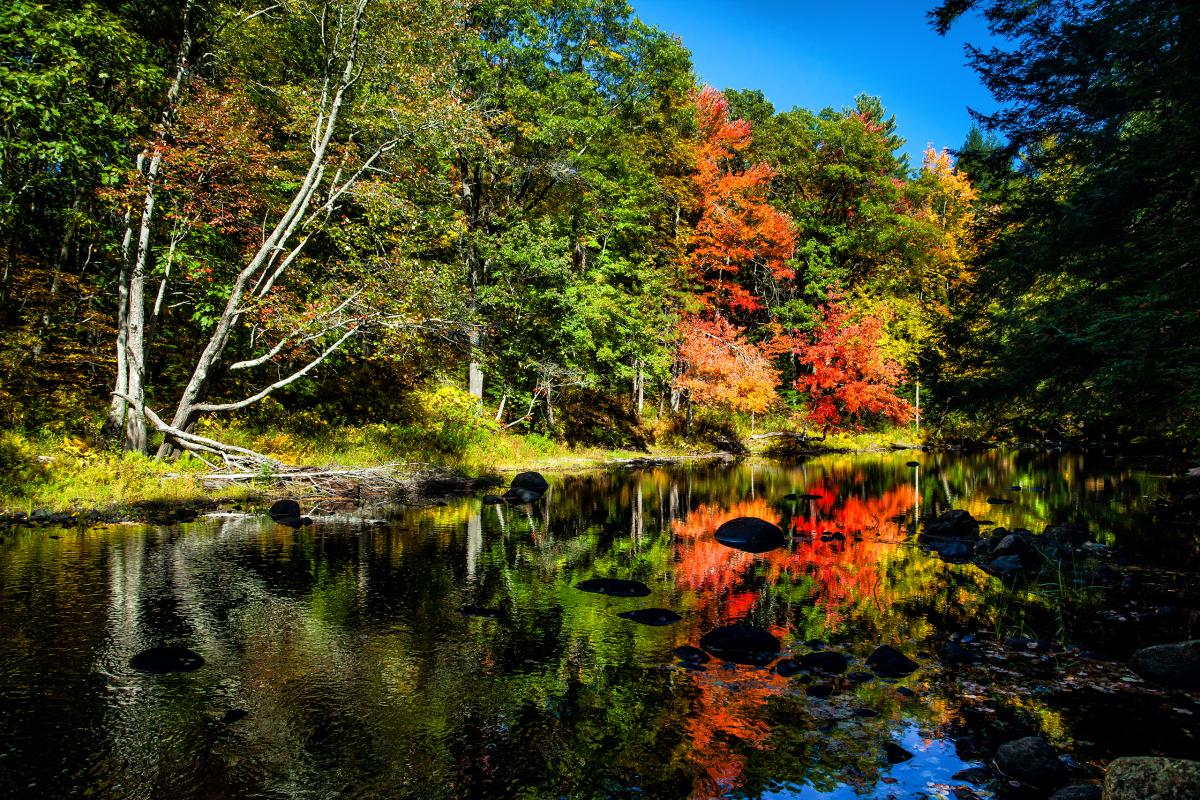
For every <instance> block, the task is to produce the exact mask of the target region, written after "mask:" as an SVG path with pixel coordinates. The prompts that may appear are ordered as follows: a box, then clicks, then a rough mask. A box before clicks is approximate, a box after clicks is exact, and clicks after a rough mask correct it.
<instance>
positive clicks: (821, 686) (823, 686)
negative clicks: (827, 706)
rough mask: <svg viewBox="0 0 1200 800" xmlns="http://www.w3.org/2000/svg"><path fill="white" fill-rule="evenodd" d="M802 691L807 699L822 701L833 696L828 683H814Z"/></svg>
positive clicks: (831, 688)
mask: <svg viewBox="0 0 1200 800" xmlns="http://www.w3.org/2000/svg"><path fill="white" fill-rule="evenodd" d="M804 691H805V692H807V693H808V696H809V697H816V698H817V699H824V698H826V697H829V696H830V695H831V694H833V687H832V686H830V685H829V684H828V683H814V684H813V685H812V686H809V687H808V688H806V689H805V690H804Z"/></svg>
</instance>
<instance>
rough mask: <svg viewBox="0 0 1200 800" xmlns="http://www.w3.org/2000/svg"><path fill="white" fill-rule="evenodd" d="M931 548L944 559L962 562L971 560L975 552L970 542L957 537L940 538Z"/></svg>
mask: <svg viewBox="0 0 1200 800" xmlns="http://www.w3.org/2000/svg"><path fill="white" fill-rule="evenodd" d="M930 549H931V550H932V551H933V552H935V553H937V554H938V557H939V558H941V559H942V560H943V561H950V562H955V563H960V564H961V563H963V562H965V561H968V560H970V558H971V554H972V553H973V552H974V548H972V547H971V546H970V545H969V544H967V543H966V542H962V541H958V540H957V539H942V540H939V541H938V542H936V543H935V544H934V545H933V546H932V547H931V548H930Z"/></svg>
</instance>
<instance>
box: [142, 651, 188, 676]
mask: <svg viewBox="0 0 1200 800" xmlns="http://www.w3.org/2000/svg"><path fill="white" fill-rule="evenodd" d="M129 666H131V667H133V668H134V669H136V670H137V671H138V672H148V673H150V674H151V675H165V674H166V673H168V672H191V671H193V670H197V669H200V668H201V667H203V666H204V658H203V657H202V656H201V655H200V654H199V653H196V652H193V651H191V650H188V649H187V648H186V647H151V648H150V649H149V650H143V651H142V652H140V653H138V654H137V655H136V656H134V657H133V658H131V659H129Z"/></svg>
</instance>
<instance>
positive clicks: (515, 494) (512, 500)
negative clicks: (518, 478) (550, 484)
mask: <svg viewBox="0 0 1200 800" xmlns="http://www.w3.org/2000/svg"><path fill="white" fill-rule="evenodd" d="M541 499H542V493H541V492H535V491H534V490H533V489H526V488H525V487H523V486H514V487H512V488H511V489H509V490H508V491H507V492H505V493H504V502H506V503H508V504H509V505H514V506H523V505H525V504H526V503H536V502H537V501H538V500H541Z"/></svg>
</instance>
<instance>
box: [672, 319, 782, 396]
mask: <svg viewBox="0 0 1200 800" xmlns="http://www.w3.org/2000/svg"><path fill="white" fill-rule="evenodd" d="M679 334H680V338H681V340H682V341H681V343H680V346H679V362H680V365H681V366H682V371H681V372H680V375H679V377H678V378H677V379H676V381H675V388H676V389H678V390H682V391H686V392H687V393H688V397H689V398H691V400H692V402H694V403H695V404H696V405H698V406H701V407H708V408H725V409H729V410H733V411H748V412H750V413H753V414H761V413H762V412H763V411H766V410H767V408H768V407H770V405H771V404H772V403H773V402H774V401H775V389H776V387H777V386H778V385H779V372H778V370H776V369H775V367H774V366H773V365H772V364H771V359H770V357H769V356H768V355H767V353H765V352H764V349H763V348H762V347H760V346H758V345H756V344H754V343H753V342H749V341H747V340H746V337H745V330H744V329H743V328H739V327H738V326H736V325H734V324H732V323H731V322H729V321H728V320H726V319H725V318H724V317H722V316H721V315H720V314H717V315H716V316H715V317H714V318H712V319H705V318H704V317H700V316H689V317H685V318H684V320H683V322H682V323H681V324H680V328H679Z"/></svg>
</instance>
